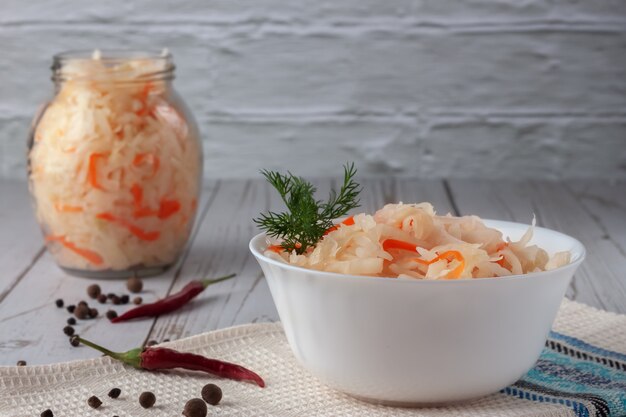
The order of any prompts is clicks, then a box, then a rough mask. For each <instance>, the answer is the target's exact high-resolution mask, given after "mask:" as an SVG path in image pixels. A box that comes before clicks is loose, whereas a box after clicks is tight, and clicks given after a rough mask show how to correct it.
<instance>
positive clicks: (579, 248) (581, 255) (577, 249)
mask: <svg viewBox="0 0 626 417" xmlns="http://www.w3.org/2000/svg"><path fill="white" fill-rule="evenodd" d="M481 220H482V221H483V222H485V223H486V224H487V225H488V226H490V227H493V228H495V229H498V225H499V226H500V227H502V226H509V227H517V228H520V227H525V228H528V227H530V226H531V225H529V224H525V223H518V222H511V221H506V220H493V219H481ZM498 230H499V229H498ZM535 230H540V231H542V232H547V233H552V234H555V235H558V236H560V237H561V238H565V239H569V240H570V241H571V242H572V246H573V247H574V248H573V249H572V261H571V262H570V263H568V264H566V265H563V266H560V267H558V268H555V269H551V270H549V271H539V272H529V273H527V274H516V275H509V276H506V277H497V278H494V277H487V278H484V277H483V278H472V279H446V280H440V279H433V280H426V279H409V278H401V279H398V278H394V277H373V276H369V275H354V274H341V273H339V272H328V271H319V270H317V269H309V268H303V267H301V266H296V265H291V264H288V263H284V262H279V261H277V260H275V259H272V258H269V257H267V256H265V254H264V253H263V252H261V251H260V250H259V249H257V247H256V245H257V242H258V241H259V240H260V239H261V238H265V237H266V234H265V233H264V232H262V233H259V234H257V235H255V236H254V237H253V238H252V239H250V243H249V244H248V248H249V249H250V252H252V254H253V255H254V256H255V257H256V258H257V259H258V260H262V261H264V262H266V263H269V264H272V265H275V266H278V267H279V268H283V269H286V270H291V271H296V272H308V273H313V274H314V275H315V276H319V277H324V278H328V279H338V278H339V279H342V280H345V279H346V278H358V279H356V280H354V281H355V282H362V281H370V282H385V281H388V282H396V283H398V282H411V283H413V284H411V285H467V284H469V285H472V284H471V283H480V282H482V283H484V282H509V281H517V280H520V279H522V280H527V279H541V277H543V276H546V275H552V274H553V273H555V272H559V271H563V270H566V269H571V268H574V270H576V269H577V268H578V266H579V265H580V264H581V263H582V262H583V261H584V260H585V257H586V255H587V249H586V248H585V245H583V244H582V243H581V242H580V241H579V240H578V239H576V238H575V237H572V236H570V235H567V234H565V233H562V232H559V231H557V230H553V229H548V228H545V227H539V226H535ZM462 283H463V284H462Z"/></svg>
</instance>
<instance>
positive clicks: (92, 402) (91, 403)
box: [87, 395, 102, 408]
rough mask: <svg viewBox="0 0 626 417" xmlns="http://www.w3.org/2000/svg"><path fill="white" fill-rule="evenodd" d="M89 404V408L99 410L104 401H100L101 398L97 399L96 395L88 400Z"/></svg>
mask: <svg viewBox="0 0 626 417" xmlns="http://www.w3.org/2000/svg"><path fill="white" fill-rule="evenodd" d="M87 404H89V407H91V408H98V407H100V406H101V405H102V401H100V398H98V397H96V396H95V395H92V396H91V397H89V399H88V400H87Z"/></svg>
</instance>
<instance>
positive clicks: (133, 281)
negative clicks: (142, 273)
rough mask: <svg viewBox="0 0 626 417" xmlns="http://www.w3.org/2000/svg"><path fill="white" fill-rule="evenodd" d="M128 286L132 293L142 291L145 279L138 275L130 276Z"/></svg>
mask: <svg viewBox="0 0 626 417" xmlns="http://www.w3.org/2000/svg"><path fill="white" fill-rule="evenodd" d="M126 288H128V291H130V292H132V293H138V292H141V290H142V289H143V281H142V280H141V279H139V278H137V277H131V278H128V281H126Z"/></svg>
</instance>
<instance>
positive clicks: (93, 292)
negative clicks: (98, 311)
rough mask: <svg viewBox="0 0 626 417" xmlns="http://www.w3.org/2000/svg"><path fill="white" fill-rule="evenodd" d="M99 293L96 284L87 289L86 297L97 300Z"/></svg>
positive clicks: (98, 287)
mask: <svg viewBox="0 0 626 417" xmlns="http://www.w3.org/2000/svg"><path fill="white" fill-rule="evenodd" d="M100 293H101V290H100V286H99V285H98V284H91V285H90V286H88V287H87V295H88V296H89V297H91V298H98V296H99V295H100Z"/></svg>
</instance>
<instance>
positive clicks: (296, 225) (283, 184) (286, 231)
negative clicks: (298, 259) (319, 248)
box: [254, 163, 361, 254]
mask: <svg viewBox="0 0 626 417" xmlns="http://www.w3.org/2000/svg"><path fill="white" fill-rule="evenodd" d="M343 168H344V174H343V184H342V186H341V189H340V190H339V192H337V191H335V190H332V191H331V192H330V195H329V197H328V201H326V202H323V201H321V200H315V192H316V191H317V190H316V188H315V187H314V186H313V184H311V183H310V182H307V181H305V180H304V179H302V178H300V177H296V176H295V175H293V174H292V173H291V172H288V173H287V174H280V173H278V172H276V171H268V170H263V171H261V174H262V175H263V176H264V177H265V179H266V180H267V182H269V183H270V184H272V186H273V187H274V188H275V189H276V191H278V193H279V194H280V196H281V198H282V200H283V202H284V203H285V205H286V206H287V210H288V211H287V212H283V213H275V212H272V211H270V212H267V213H262V214H261V216H260V217H258V218H256V219H254V222H255V223H256V224H257V226H258V227H259V228H260V229H262V230H264V231H265V232H266V233H267V235H268V236H270V237H274V238H280V239H282V240H283V241H282V243H281V247H282V248H283V249H285V250H286V251H288V252H291V251H293V250H295V251H296V253H298V254H302V253H304V252H306V250H307V249H308V248H310V247H315V245H317V242H319V240H320V239H321V238H322V236H324V233H326V231H327V230H328V229H330V228H331V227H332V226H333V220H335V219H336V218H338V217H341V216H344V215H346V214H347V213H348V212H349V211H350V210H352V209H354V208H356V207H359V200H358V196H359V193H360V192H361V188H360V186H359V184H358V183H356V182H355V181H354V176H355V175H356V168H355V167H354V163H352V164H346V165H344V167H343Z"/></svg>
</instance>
